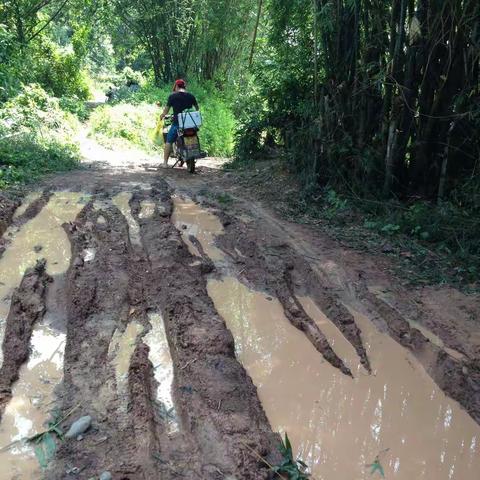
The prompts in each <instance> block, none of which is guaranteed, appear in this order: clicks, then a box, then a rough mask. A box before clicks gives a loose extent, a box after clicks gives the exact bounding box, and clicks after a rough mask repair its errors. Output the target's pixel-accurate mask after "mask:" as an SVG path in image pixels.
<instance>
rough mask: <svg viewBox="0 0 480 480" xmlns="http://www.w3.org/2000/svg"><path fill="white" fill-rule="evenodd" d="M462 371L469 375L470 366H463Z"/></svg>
mask: <svg viewBox="0 0 480 480" xmlns="http://www.w3.org/2000/svg"><path fill="white" fill-rule="evenodd" d="M462 372H463V374H464V375H468V368H467V367H465V366H463V367H462Z"/></svg>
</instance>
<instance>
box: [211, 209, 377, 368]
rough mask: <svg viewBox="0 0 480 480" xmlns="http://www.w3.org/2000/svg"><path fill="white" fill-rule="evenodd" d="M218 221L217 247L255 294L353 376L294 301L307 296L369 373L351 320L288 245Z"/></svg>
mask: <svg viewBox="0 0 480 480" xmlns="http://www.w3.org/2000/svg"><path fill="white" fill-rule="evenodd" d="M218 215H219V217H221V218H222V222H223V225H224V227H225V233H224V234H223V235H221V236H219V237H218V238H217V242H218V244H219V245H221V247H222V248H223V249H224V251H225V252H227V253H228V255H229V256H230V257H231V258H232V259H233V261H234V262H235V263H236V264H237V265H238V266H239V269H240V271H241V274H242V275H243V276H244V277H245V278H247V280H248V281H249V282H250V283H251V284H252V285H254V286H255V287H256V288H257V289H260V290H265V291H268V292H270V293H271V294H272V295H274V296H276V297H277V298H278V299H279V301H280V302H281V304H282V306H283V308H284V312H285V315H286V316H287V318H288V319H289V320H290V322H291V323H292V324H293V325H294V326H295V327H297V328H298V329H299V330H301V331H303V332H304V333H305V335H306V336H307V337H308V338H309V339H310V341H311V342H312V344H313V345H314V346H315V348H316V349H317V350H318V351H319V352H320V353H321V354H322V355H323V357H324V358H325V360H327V361H328V362H329V363H330V364H331V365H333V366H334V367H336V368H338V369H339V370H340V371H342V372H343V373H344V374H346V375H349V376H352V372H351V371H350V369H349V368H348V367H347V366H346V365H345V363H344V362H343V360H342V359H341V358H339V357H338V355H337V354H336V353H335V351H334V350H333V349H332V347H331V346H330V344H329V342H328V340H327V338H326V337H325V335H324V334H323V332H322V331H321V330H320V329H319V327H318V326H317V325H316V324H315V322H314V321H313V320H312V319H311V318H310V317H309V316H308V315H307V313H306V312H305V310H304V309H303V307H302V305H301V303H300V302H299V300H298V298H297V297H298V296H301V295H309V296H311V297H312V298H313V299H314V300H315V302H316V303H317V305H318V306H319V307H320V308H321V309H322V310H323V311H324V312H325V314H326V315H327V316H328V318H329V319H330V320H331V321H332V322H333V323H334V324H335V325H336V326H337V328H338V329H339V330H340V332H341V333H342V334H343V335H344V336H345V337H346V338H347V340H348V341H349V342H350V343H351V344H352V346H353V347H354V348H355V350H356V352H357V354H358V356H359V358H360V361H361V363H362V365H363V366H364V367H365V369H366V370H367V371H369V372H370V362H369V360H368V356H367V353H366V351H365V346H364V345H363V342H362V339H361V336H360V330H359V329H358V327H357V325H356V324H355V320H354V318H353V316H352V315H351V314H350V312H349V311H348V310H347V309H346V308H345V307H344V306H343V305H342V304H341V303H340V302H339V301H338V300H337V299H336V297H335V295H334V294H333V293H330V292H329V291H328V288H327V287H325V286H324V285H322V284H321V283H320V279H319V278H318V276H317V275H316V274H315V273H314V272H313V271H312V269H311V268H310V266H309V265H308V264H307V263H306V262H305V260H303V259H302V258H300V257H299V256H298V255H296V254H295V253H294V252H293V251H292V249H291V247H289V246H288V244H286V243H284V242H282V241H280V242H277V243H275V242H273V243H266V244H262V242H259V241H258V231H254V230H253V229H252V228H251V227H250V226H249V225H246V224H245V223H243V222H239V221H237V220H235V219H234V218H233V217H230V216H229V215H227V214H225V213H224V212H219V214H218Z"/></svg>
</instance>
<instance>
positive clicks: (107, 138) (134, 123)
mask: <svg viewBox="0 0 480 480" xmlns="http://www.w3.org/2000/svg"><path fill="white" fill-rule="evenodd" d="M158 115H159V113H158V108H156V107H155V106H153V105H149V104H147V103H140V104H138V105H133V104H130V103H118V104H116V105H105V106H102V107H99V108H97V109H95V110H94V111H93V112H92V114H91V116H90V122H89V125H90V127H91V130H92V132H93V134H94V135H95V137H96V138H97V139H98V140H99V141H100V142H101V143H103V144H104V145H107V146H112V144H113V143H115V141H116V143H117V144H119V145H123V146H124V147H125V146H128V143H131V144H133V145H135V146H137V147H140V148H143V149H145V150H151V149H153V148H154V145H153V143H152V140H151V132H152V131H153V129H154V128H155V121H156V117H157V116H158ZM112 140H113V142H112ZM118 140H120V142H118Z"/></svg>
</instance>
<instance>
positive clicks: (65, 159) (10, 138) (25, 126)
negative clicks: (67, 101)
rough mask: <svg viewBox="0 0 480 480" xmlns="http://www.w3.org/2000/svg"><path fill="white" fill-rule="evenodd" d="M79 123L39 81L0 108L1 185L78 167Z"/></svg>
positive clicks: (30, 179)
mask: <svg viewBox="0 0 480 480" xmlns="http://www.w3.org/2000/svg"><path fill="white" fill-rule="evenodd" d="M76 123H77V120H76V118H75V117H74V116H73V115H71V114H68V113H65V112H64V111H63V110H62V109H61V108H60V106H59V102H58V100H56V99H54V98H52V97H50V96H49V95H48V94H47V92H45V90H43V89H42V88H41V87H40V86H38V85H28V86H25V87H24V88H23V89H22V91H21V92H20V93H19V94H18V95H16V96H15V97H13V98H11V99H10V100H9V101H7V102H6V103H5V104H4V105H3V106H2V108H1V109H0V188H3V187H5V186H7V185H11V184H13V183H17V182H27V181H32V180H35V179H37V178H38V176H39V175H41V174H44V173H49V172H53V171H59V170H69V169H71V168H74V167H76V166H77V165H78V151H77V147H76V146H75V145H74V143H73V137H74V133H75V127H76Z"/></svg>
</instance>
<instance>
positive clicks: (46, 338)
mask: <svg viewBox="0 0 480 480" xmlns="http://www.w3.org/2000/svg"><path fill="white" fill-rule="evenodd" d="M31 347H32V352H31V354H30V358H29V360H28V362H27V363H26V364H24V365H22V367H21V368H20V372H19V380H18V381H17V382H16V383H15V384H14V386H13V389H12V399H11V400H10V402H9V403H8V404H7V406H6V408H5V413H4V414H3V417H2V422H1V425H0V448H3V447H5V446H6V445H9V444H10V443H12V442H15V441H18V440H21V439H23V438H25V437H31V436H32V435H35V434H36V433H39V432H41V431H43V430H45V428H44V427H45V422H47V421H48V420H49V416H48V412H49V411H50V410H52V407H53V401H54V393H53V391H54V388H55V386H56V385H57V384H58V383H59V382H60V381H61V379H62V376H63V352H64V348H65V335H64V334H63V333H59V332H57V331H56V330H54V329H52V328H50V327H48V326H46V325H45V324H44V322H42V324H40V325H38V326H36V327H35V328H34V330H33V333H32V339H31ZM0 465H1V467H0V480H12V479H17V478H18V479H22V480H23V479H24V480H27V479H29V480H30V479H35V478H40V468H39V465H38V462H37V459H36V458H35V456H34V453H33V449H32V448H31V446H30V445H28V444H25V443H22V442H19V443H17V444H15V445H14V446H12V447H11V448H10V449H8V450H6V451H3V452H0Z"/></svg>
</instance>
